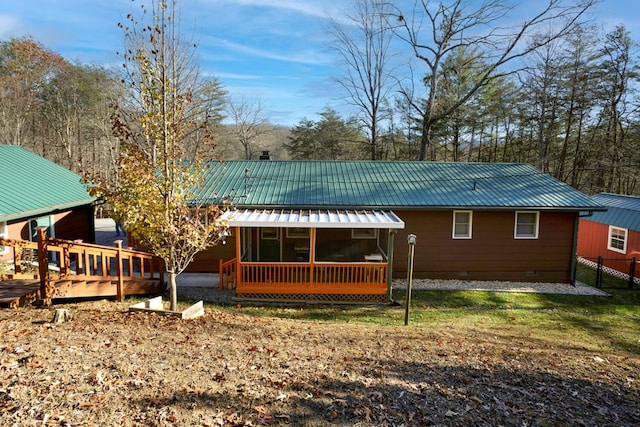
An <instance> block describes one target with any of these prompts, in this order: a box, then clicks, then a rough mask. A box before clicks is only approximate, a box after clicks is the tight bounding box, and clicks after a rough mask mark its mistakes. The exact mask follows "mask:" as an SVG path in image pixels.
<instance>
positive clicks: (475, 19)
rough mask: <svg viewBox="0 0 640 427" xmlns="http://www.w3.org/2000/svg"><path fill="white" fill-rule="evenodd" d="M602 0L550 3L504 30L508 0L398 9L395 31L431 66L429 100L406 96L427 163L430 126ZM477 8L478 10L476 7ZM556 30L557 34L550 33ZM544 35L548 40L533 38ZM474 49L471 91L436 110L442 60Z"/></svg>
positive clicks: (423, 1)
mask: <svg viewBox="0 0 640 427" xmlns="http://www.w3.org/2000/svg"><path fill="white" fill-rule="evenodd" d="M596 1H597V0H575V1H573V0H547V2H546V3H544V4H543V7H542V8H541V10H540V11H539V12H538V13H537V14H536V15H534V16H533V17H532V18H531V19H529V20H527V21H525V22H523V23H522V24H520V25H518V26H508V27H500V26H499V24H500V23H502V22H507V21H508V19H509V18H511V16H510V12H511V11H512V10H513V8H514V7H513V6H509V5H507V4H506V2H505V1H503V0H482V1H480V2H477V3H476V2H474V3H470V2H467V1H464V0H453V1H450V2H446V3H445V2H439V3H436V2H432V1H430V0H419V1H418V0H416V2H415V3H414V7H413V10H412V12H411V13H410V14H405V13H403V12H402V11H401V10H400V9H399V8H395V14H396V21H397V24H396V27H395V28H396V29H395V33H396V34H397V35H398V36H399V37H400V38H401V39H402V40H404V41H406V42H407V43H408V44H409V45H410V46H411V48H412V49H413V52H414V54H415V56H416V58H418V60H419V61H421V63H422V64H424V65H425V66H426V70H425V73H424V85H425V88H426V97H425V98H424V99H416V98H414V97H412V96H411V90H406V89H403V93H404V94H405V95H406V96H407V98H408V100H409V101H410V102H411V104H412V106H413V108H415V109H416V110H417V111H419V113H420V116H421V127H422V135H421V141H420V154H419V160H425V159H426V157H427V152H428V149H429V146H430V144H431V128H432V127H433V126H434V124H436V123H437V122H439V121H440V120H442V119H444V118H445V117H447V116H448V115H450V114H451V113H453V112H454V111H455V110H457V109H458V108H460V106H462V105H463V104H465V103H466V102H467V101H468V100H469V99H470V98H471V97H472V96H473V95H474V94H475V93H476V92H477V91H478V90H479V89H480V88H481V87H482V86H484V85H486V84H487V83H488V82H490V81H491V80H493V79H495V78H497V77H500V76H503V75H505V74H506V73H509V72H513V71H514V70H513V69H511V70H507V69H506V67H505V66H507V65H512V64H514V63H515V62H516V60H518V59H520V58H522V57H524V56H526V55H528V54H529V53H531V52H533V51H536V50H537V49H539V48H541V47H543V46H546V45H547V44H549V43H551V42H552V41H554V40H557V39H559V38H561V37H564V36H565V35H567V34H568V33H569V32H570V31H571V30H572V29H573V28H574V26H575V24H576V23H577V22H578V21H579V19H580V18H581V17H582V16H583V15H584V14H585V13H586V12H587V10H588V9H589V8H590V7H591V6H592V5H593V4H594V3H595V2H596ZM472 4H473V6H471V5H472ZM549 28H552V31H549V30H548V29H549ZM538 32H544V33H545V34H546V37H545V38H544V39H543V38H541V37H536V38H535V40H534V41H533V43H531V42H530V40H529V39H530V38H531V37H533V36H534V35H537V34H536V33H538ZM462 48H474V50H475V51H476V52H477V55H478V56H477V57H475V58H472V60H473V62H474V64H481V68H480V69H478V70H477V72H476V73H475V74H476V75H477V78H476V79H475V82H474V83H473V84H471V85H470V86H469V88H468V89H467V90H466V91H464V92H462V93H460V96H459V97H457V98H456V99H453V100H450V101H449V102H448V104H447V105H444V106H443V105H440V106H438V108H437V109H436V108H435V107H436V103H437V102H436V97H437V94H438V85H439V84H440V77H441V75H442V74H441V73H440V72H439V71H440V68H441V66H442V62H443V60H444V59H445V58H446V57H448V56H449V55H451V54H453V53H454V52H455V51H456V50H458V49H462Z"/></svg>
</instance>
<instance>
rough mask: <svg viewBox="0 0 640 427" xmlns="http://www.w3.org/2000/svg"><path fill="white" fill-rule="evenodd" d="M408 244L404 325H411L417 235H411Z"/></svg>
mask: <svg viewBox="0 0 640 427" xmlns="http://www.w3.org/2000/svg"><path fill="white" fill-rule="evenodd" d="M407 243H408V244H409V257H408V258H409V260H408V265H407V295H406V296H405V305H404V325H405V326H407V325H408V324H409V303H410V302H411V282H412V281H413V255H414V253H415V248H416V235H415V234H409V236H408V237H407Z"/></svg>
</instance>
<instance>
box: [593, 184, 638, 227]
mask: <svg viewBox="0 0 640 427" xmlns="http://www.w3.org/2000/svg"><path fill="white" fill-rule="evenodd" d="M592 199H593V200H594V201H595V202H596V203H598V204H600V205H602V206H606V207H607V211H606V212H594V214H593V216H591V217H587V218H585V219H587V220H589V221H594V222H599V223H602V224H607V225H613V226H616V227H621V228H626V229H627V230H634V231H640V197H633V196H623V195H620V194H609V193H600V194H596V195H595V196H593V197H592Z"/></svg>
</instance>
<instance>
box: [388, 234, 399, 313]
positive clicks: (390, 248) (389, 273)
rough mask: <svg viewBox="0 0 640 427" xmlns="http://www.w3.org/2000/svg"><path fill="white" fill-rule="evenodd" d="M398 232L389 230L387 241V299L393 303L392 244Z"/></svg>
mask: <svg viewBox="0 0 640 427" xmlns="http://www.w3.org/2000/svg"><path fill="white" fill-rule="evenodd" d="M397 233H398V230H396V229H395V228H392V229H389V239H388V242H387V297H388V298H389V301H393V295H392V293H393V289H392V288H391V281H392V279H393V243H394V240H395V237H396V234H397Z"/></svg>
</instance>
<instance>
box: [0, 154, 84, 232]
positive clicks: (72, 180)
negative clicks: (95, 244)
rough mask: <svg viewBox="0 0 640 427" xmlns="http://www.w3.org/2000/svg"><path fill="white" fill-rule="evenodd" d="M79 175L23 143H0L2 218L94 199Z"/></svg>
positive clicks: (0, 201)
mask: <svg viewBox="0 0 640 427" xmlns="http://www.w3.org/2000/svg"><path fill="white" fill-rule="evenodd" d="M93 200H94V198H93V197H91V196H90V195H89V193H88V192H87V188H86V187H85V185H84V184H82V183H81V182H80V176H79V175H77V174H75V173H73V172H71V171H70V170H68V169H65V168H63V167H62V166H59V165H57V164H55V163H53V162H51V161H49V160H47V159H45V158H44V157H41V156H38V155H37V154H34V153H32V152H30V151H28V150H25V149H24V148H22V147H19V146H15V145H0V221H2V222H4V221H10V220H14V219H19V218H26V217H33V216H38V215H45V214H49V213H52V212H56V211H64V210H67V209H71V208H74V207H77V206H82V205H86V204H89V203H91V202H93Z"/></svg>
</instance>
